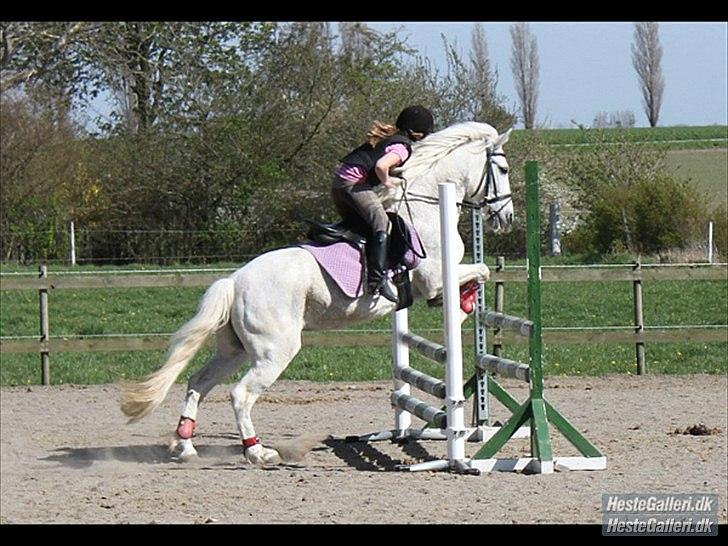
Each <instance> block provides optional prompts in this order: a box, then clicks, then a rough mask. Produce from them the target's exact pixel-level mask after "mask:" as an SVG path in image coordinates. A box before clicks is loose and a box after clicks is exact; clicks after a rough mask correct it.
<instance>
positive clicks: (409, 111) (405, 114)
mask: <svg viewBox="0 0 728 546" xmlns="http://www.w3.org/2000/svg"><path fill="white" fill-rule="evenodd" d="M395 125H396V126H397V129H399V130H400V131H403V132H409V131H411V132H413V133H422V134H424V135H425V136H427V135H429V134H430V133H431V132H432V130H433V128H434V126H435V120H434V118H433V117H432V112H430V111H429V110H428V109H427V108H425V107H424V106H419V105H415V106H408V107H407V108H405V109H404V110H402V112H401V113H400V114H399V116H397V121H396V123H395Z"/></svg>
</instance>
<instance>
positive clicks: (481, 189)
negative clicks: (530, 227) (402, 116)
mask: <svg viewBox="0 0 728 546" xmlns="http://www.w3.org/2000/svg"><path fill="white" fill-rule="evenodd" d="M510 136H511V130H510V129H509V130H508V131H506V132H505V133H503V134H501V135H499V134H498V131H496V130H495V128H493V127H492V126H490V125H488V124H487V123H478V122H474V121H471V122H465V123H458V124H456V125H452V126H450V127H448V128H446V129H442V130H441V131H438V132H436V133H432V134H430V135H429V136H428V137H426V138H425V139H424V140H422V141H420V142H417V143H415V144H414V145H413V146H412V157H411V158H410V159H409V161H407V163H405V165H404V166H403V167H401V168H400V169H398V170H397V171H398V173H399V174H400V175H401V176H402V177H403V178H405V179H406V180H407V181H408V182H409V184H410V187H411V192H410V189H409V188H408V190H407V192H408V194H416V193H418V191H419V192H422V191H423V190H424V187H423V186H425V185H429V186H432V188H434V190H435V191H436V183H437V182H445V181H451V182H455V183H457V184H458V185H459V186H460V188H461V189H460V198H461V199H462V202H463V204H464V205H465V206H474V207H477V208H479V209H480V210H481V211H482V212H483V214H485V215H487V220H486V227H487V228H488V229H489V230H490V231H494V232H499V231H503V232H508V231H510V229H511V226H512V224H513V201H512V199H511V186H510V181H509V179H508V161H507V160H506V156H505V153H504V152H503V146H504V145H505V143H506V142H508V139H509V138H510Z"/></svg>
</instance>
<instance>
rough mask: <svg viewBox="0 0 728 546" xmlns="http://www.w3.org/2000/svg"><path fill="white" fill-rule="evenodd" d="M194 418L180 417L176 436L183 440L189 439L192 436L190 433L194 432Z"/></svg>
mask: <svg viewBox="0 0 728 546" xmlns="http://www.w3.org/2000/svg"><path fill="white" fill-rule="evenodd" d="M195 426H196V423H195V420H194V419H190V418H189V417H184V416H182V417H180V418H179V424H178V425H177V436H179V437H180V438H182V439H183V440H189V439H190V438H192V434H193V433H194V432H195Z"/></svg>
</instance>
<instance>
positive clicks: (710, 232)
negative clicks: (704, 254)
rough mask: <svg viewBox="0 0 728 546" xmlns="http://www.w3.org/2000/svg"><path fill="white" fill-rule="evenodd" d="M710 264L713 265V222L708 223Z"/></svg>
mask: <svg viewBox="0 0 728 546" xmlns="http://www.w3.org/2000/svg"><path fill="white" fill-rule="evenodd" d="M708 263H709V264H712V263H713V222H708Z"/></svg>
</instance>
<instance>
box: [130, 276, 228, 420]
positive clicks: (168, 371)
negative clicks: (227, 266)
mask: <svg viewBox="0 0 728 546" xmlns="http://www.w3.org/2000/svg"><path fill="white" fill-rule="evenodd" d="M234 295H235V284H234V282H233V280H232V279H231V278H225V279H220V280H218V281H215V282H214V283H213V284H212V286H210V288H208V289H207V292H205V295H204V296H203V297H202V300H201V301H200V305H199V307H198V309H197V314H196V315H195V316H194V317H193V318H192V319H191V320H190V321H189V322H187V324H185V325H184V326H182V328H180V329H179V330H178V331H177V332H176V333H175V334H174V335H173V336H172V339H171V340H170V343H169V349H168V350H167V361H166V362H165V363H164V365H163V366H162V367H161V368H160V369H159V370H157V371H156V372H154V373H152V374H151V375H149V376H147V377H146V378H144V379H143V380H141V381H140V382H138V383H122V384H121V385H120V388H121V411H122V412H124V414H125V415H127V416H128V417H130V419H129V422H130V423H133V422H134V421H138V420H139V419H141V418H142V417H144V416H145V415H148V414H149V413H151V412H152V411H154V409H156V408H157V406H159V404H161V403H162V401H163V400H164V398H165V397H166V396H167V393H168V392H169V389H170V388H171V387H172V385H173V384H174V382H175V380H176V379H177V376H179V374H181V373H182V371H183V370H184V369H185V368H186V367H187V365H188V364H189V362H190V360H191V359H192V357H193V356H195V353H196V352H197V351H198V350H199V348H200V347H201V346H202V344H203V343H204V342H205V340H206V339H207V337H208V336H209V335H210V334H211V333H212V332H214V331H216V330H218V329H220V328H222V327H223V326H225V325H226V324H227V323H228V321H229V320H230V309H231V307H232V304H233V297H234Z"/></svg>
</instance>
